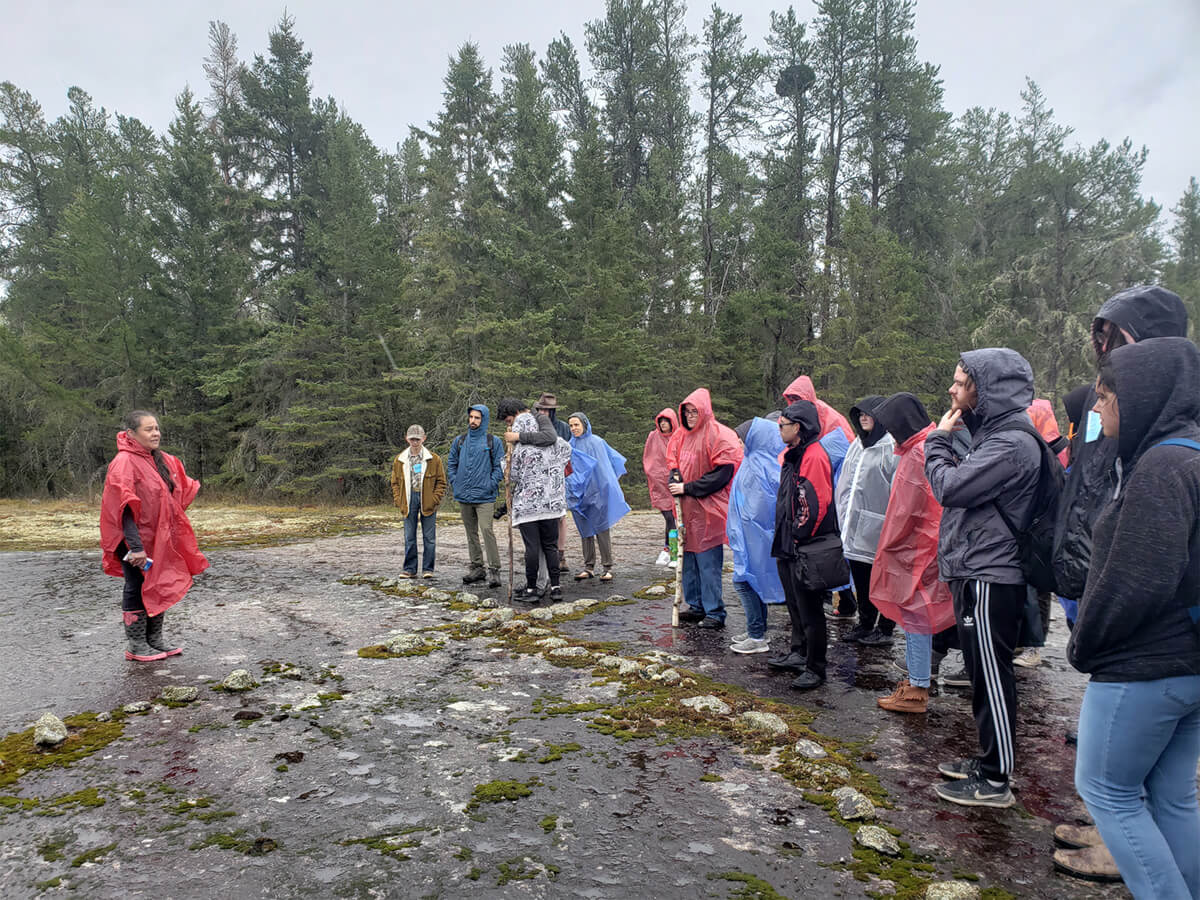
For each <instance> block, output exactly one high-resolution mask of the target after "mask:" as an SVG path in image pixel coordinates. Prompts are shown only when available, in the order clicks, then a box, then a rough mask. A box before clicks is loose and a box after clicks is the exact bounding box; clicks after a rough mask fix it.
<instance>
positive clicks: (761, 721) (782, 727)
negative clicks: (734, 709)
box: [739, 710, 788, 734]
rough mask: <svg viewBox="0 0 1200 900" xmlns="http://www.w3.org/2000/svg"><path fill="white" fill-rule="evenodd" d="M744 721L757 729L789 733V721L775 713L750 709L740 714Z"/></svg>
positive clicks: (775, 732) (774, 732)
mask: <svg viewBox="0 0 1200 900" xmlns="http://www.w3.org/2000/svg"><path fill="white" fill-rule="evenodd" d="M739 718H740V719H741V720H742V722H743V723H744V724H746V725H748V726H750V727H751V728H753V729H754V730H755V731H769V732H771V734H787V730H788V727H787V722H785V721H783V719H781V718H780V717H779V716H777V715H776V714H775V713H766V712H759V711H757V710H750V712H744V713H742V714H741V716H739Z"/></svg>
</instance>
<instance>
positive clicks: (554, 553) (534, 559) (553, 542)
mask: <svg viewBox="0 0 1200 900" xmlns="http://www.w3.org/2000/svg"><path fill="white" fill-rule="evenodd" d="M517 528H519V529H520V531H521V540H522V541H523V542H524V544H525V586H526V587H527V588H533V590H535V591H536V590H537V577H538V561H539V558H540V556H542V555H544V556H545V557H546V568H547V570H548V571H549V573H550V586H551V587H558V519H537V520H535V521H533V522H522V523H521V524H520V525H518V526H517Z"/></svg>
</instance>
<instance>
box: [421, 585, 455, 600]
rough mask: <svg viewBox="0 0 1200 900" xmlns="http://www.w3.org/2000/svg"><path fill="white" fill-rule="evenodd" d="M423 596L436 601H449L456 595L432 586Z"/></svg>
mask: <svg viewBox="0 0 1200 900" xmlns="http://www.w3.org/2000/svg"><path fill="white" fill-rule="evenodd" d="M422 596H424V598H425V599H426V600H432V601H433V602H434V603H449V602H450V601H451V600H453V599H454V595H453V594H451V593H450V592H448V591H443V590H439V589H438V588H430V589H429V590H427V591H426V592H425V593H424V594H423V595H422Z"/></svg>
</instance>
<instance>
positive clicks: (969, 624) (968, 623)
mask: <svg viewBox="0 0 1200 900" xmlns="http://www.w3.org/2000/svg"><path fill="white" fill-rule="evenodd" d="M974 627H975V617H974V616H964V617H963V628H974Z"/></svg>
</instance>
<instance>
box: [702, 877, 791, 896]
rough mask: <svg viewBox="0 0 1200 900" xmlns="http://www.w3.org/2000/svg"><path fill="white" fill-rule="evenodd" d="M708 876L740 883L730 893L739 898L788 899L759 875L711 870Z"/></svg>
mask: <svg viewBox="0 0 1200 900" xmlns="http://www.w3.org/2000/svg"><path fill="white" fill-rule="evenodd" d="M707 877H708V880H709V881H732V882H734V883H735V884H737V885H739V887H737V888H734V889H733V891H731V892H730V894H729V896H730V897H736V898H738V900H787V898H786V897H784V895H783V894H781V893H779V891H777V890H775V888H773V887H772V886H771V885H770V883H769V882H766V881H763V880H762V879H761V878H759V877H758V876H757V875H748V874H746V873H745V872H709V873H708V876H707Z"/></svg>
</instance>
